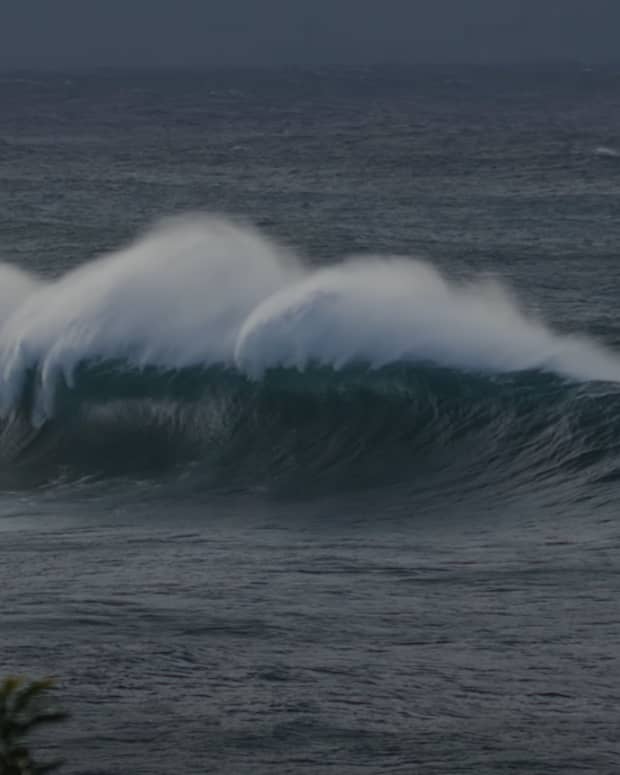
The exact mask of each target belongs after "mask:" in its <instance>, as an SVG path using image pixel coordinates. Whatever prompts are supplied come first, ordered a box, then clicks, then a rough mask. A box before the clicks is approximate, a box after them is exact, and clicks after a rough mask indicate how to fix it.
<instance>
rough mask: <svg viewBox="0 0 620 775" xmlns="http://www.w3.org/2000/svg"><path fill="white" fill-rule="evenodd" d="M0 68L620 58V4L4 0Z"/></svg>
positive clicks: (582, 0) (609, 0)
mask: <svg viewBox="0 0 620 775" xmlns="http://www.w3.org/2000/svg"><path fill="white" fill-rule="evenodd" d="M2 6H3V8H2V13H1V22H0V68H2V69H4V70H6V69H13V68H53V67H67V66H75V67H91V66H123V67H125V66H147V67H149V66H200V65H205V66H212V65H253V64H257V65H279V64H309V65H320V64H361V65H364V64H373V63H377V62H386V61H398V62H405V63H407V62H411V63H416V62H425V63H427V62H428V63H443V62H445V63H456V62H470V63H493V62H530V61H540V60H570V61H583V62H591V63H597V62H606V61H612V60H618V59H619V58H620V54H619V53H618V30H620V2H619V0H383V1H381V0H225V2H224V1H223V0H124V1H123V0H3V3H2Z"/></svg>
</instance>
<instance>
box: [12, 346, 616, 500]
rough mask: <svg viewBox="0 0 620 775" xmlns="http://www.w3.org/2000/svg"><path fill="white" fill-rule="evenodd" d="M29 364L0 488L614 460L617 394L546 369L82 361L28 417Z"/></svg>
mask: <svg viewBox="0 0 620 775" xmlns="http://www.w3.org/2000/svg"><path fill="white" fill-rule="evenodd" d="M36 380H37V376H36V374H35V373H31V374H30V375H29V379H28V381H27V384H26V386H25V388H24V392H23V396H22V401H21V405H20V409H19V411H16V412H14V413H12V415H11V416H10V418H9V419H8V420H6V421H5V423H4V426H3V429H2V434H1V436H0V448H1V450H2V453H3V458H4V465H3V469H2V470H3V474H2V484H3V486H4V487H11V486H14V485H15V483H16V482H18V481H19V480H20V479H24V478H25V479H27V480H28V482H29V483H30V482H31V481H32V479H33V478H34V479H36V480H37V481H41V482H46V481H54V480H56V478H57V477H58V476H59V474H60V473H62V475H63V476H64V477H65V478H66V477H69V478H82V477H84V476H88V477H112V476H130V477H136V476H141V477H142V476H147V477H154V478H159V477H162V476H170V475H177V474H178V473H179V472H185V473H187V471H188V470H191V472H192V477H194V481H197V482H199V483H200V486H202V487H205V488H208V489H219V488H225V489H230V488H234V489H240V490H252V489H256V488H260V489H263V490H265V489H266V490H269V491H273V492H286V493H298V494H299V495H301V496H304V495H307V494H312V493H313V492H315V491H322V490H325V489H327V490H330V491H333V490H347V489H351V488H353V489H357V488H362V489H364V488H368V487H377V486H382V485H388V484H389V485H391V486H393V485H394V484H400V485H403V486H405V487H408V488H412V489H416V488H418V489H419V488H432V487H436V488H443V489H444V490H445V489H446V488H448V489H449V490H450V491H451V492H455V491H458V488H459V487H460V486H462V487H468V488H469V487H481V488H482V487H486V486H488V485H489V484H491V483H493V482H495V483H496V484H497V483H498V482H500V481H504V482H512V483H513V484H514V486H515V487H516V486H527V484H528V482H532V481H538V480H540V478H541V477H542V478H545V477H546V478H552V479H555V480H557V479H558V478H559V479H570V478H571V477H573V478H574V476H575V472H576V471H577V472H578V473H579V474H580V475H584V476H585V475H587V476H588V477H590V478H591V477H596V476H599V475H600V476H605V475H608V474H609V471H610V470H611V469H613V467H614V465H615V462H614V461H615V458H616V455H617V447H618V444H619V443H620V419H619V418H620V411H619V410H620V390H619V389H618V387H617V386H615V385H611V384H607V383H590V384H588V383H579V384H577V383H571V382H567V381H565V380H562V379H560V378H559V377H555V376H552V375H548V374H543V373H540V372H532V371H530V372H519V373H513V374H504V375H501V376H497V375H496V376H489V375H484V374H478V373H473V372H464V371H459V370H453V369H446V368H438V367H436V366H433V365H430V364H429V365H416V366H413V365H404V364H401V365H394V366H389V367H384V368H381V369H371V368H368V367H366V366H365V365H364V364H358V365H354V366H349V367H346V368H344V369H341V370H334V369H332V368H327V367H310V368H308V369H306V370H304V371H299V370H296V369H275V370H271V371H269V372H267V373H266V374H265V375H264V376H263V377H262V378H261V379H258V380H251V379H249V378H247V377H246V376H243V375H241V374H240V373H239V372H237V371H235V370H233V369H226V368H220V367H217V368H214V367H212V368H208V369H203V368H190V369H181V370H170V371H163V370H157V369H143V370H137V369H135V368H131V367H129V366H128V365H127V364H124V363H122V362H119V361H113V362H108V363H95V364H90V365H88V364H83V365H82V366H81V367H80V368H79V369H78V371H77V372H76V374H75V379H74V383H73V384H72V386H68V385H66V384H65V383H64V382H62V381H59V384H58V386H57V388H56V390H55V402H56V405H55V410H54V415H53V419H52V420H48V421H46V422H45V423H44V424H43V425H42V426H41V427H40V428H35V427H33V424H32V423H31V422H30V419H29V417H30V414H29V413H30V411H31V407H32V402H33V400H34V399H33V396H35V395H36V390H37V385H36Z"/></svg>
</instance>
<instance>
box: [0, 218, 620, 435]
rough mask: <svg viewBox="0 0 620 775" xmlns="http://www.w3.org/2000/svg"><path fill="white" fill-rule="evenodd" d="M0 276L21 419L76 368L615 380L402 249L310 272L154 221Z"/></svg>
mask: <svg viewBox="0 0 620 775" xmlns="http://www.w3.org/2000/svg"><path fill="white" fill-rule="evenodd" d="M0 272H1V275H2V277H3V278H6V279H7V283H6V285H5V286H3V287H6V288H8V289H9V292H5V291H3V292H2V295H0V412H1V413H2V414H3V415H4V416H5V417H6V416H8V415H10V414H11V413H14V412H16V411H20V410H21V411H22V413H23V412H24V411H27V413H28V414H29V417H30V420H31V422H32V423H33V424H34V425H41V424H43V423H44V422H45V421H46V420H47V419H49V418H51V417H53V416H54V414H55V411H56V397H57V395H58V390H59V386H62V385H65V386H68V387H69V388H71V386H72V385H74V382H75V373H76V369H79V367H80V365H83V364H90V365H93V364H97V363H100V364H105V363H112V362H122V363H124V364H126V366H127V368H128V369H129V370H132V369H134V370H135V369H138V370H145V369H159V370H161V371H162V372H166V371H168V372H170V371H174V370H182V369H187V368H190V367H197V368H202V369H207V368H209V367H213V366H217V367H222V368H227V369H232V370H236V371H237V372H238V373H239V375H240V376H242V377H248V378H251V379H255V380H261V379H263V378H264V377H265V375H266V374H267V373H268V372H269V371H270V370H274V369H278V368H290V367H293V368H295V369H300V370H303V369H309V368H311V367H316V366H324V367H328V368H330V369H336V370H338V369H343V368H345V367H349V366H351V365H354V364H364V365H365V366H366V367H369V368H374V369H381V368H383V367H385V366H387V365H390V364H392V365H394V364H426V363H431V364H435V365H437V366H440V367H447V368H452V369H461V370H464V371H469V372H482V373H491V374H502V373H513V372H523V371H528V370H540V371H547V372H550V373H555V374H558V375H561V376H562V377H568V378H571V379H574V380H582V381H611V382H620V359H619V358H618V356H616V355H615V354H614V353H612V352H609V351H608V350H606V349H605V348H603V347H602V346H600V345H597V344H595V343H594V342H592V341H590V340H588V339H586V338H583V337H575V336H564V335H560V334H557V333H555V332H553V331H552V330H551V329H550V328H548V327H547V326H546V325H545V324H544V323H543V322H542V321H539V320H535V319H532V318H530V317H528V316H527V315H526V314H525V313H524V312H523V311H522V310H521V309H520V308H519V306H518V305H517V304H516V302H515V301H514V300H513V299H512V298H511V297H510V296H509V294H508V293H507V292H506V291H505V290H504V289H502V287H501V286H500V285H499V284H497V283H494V282H490V281H488V280H473V281H471V282H469V283H456V282H451V281H449V280H448V279H446V278H444V277H443V276H442V275H441V274H440V273H439V272H438V271H437V270H435V269H434V268H433V267H432V266H430V265H429V264H426V263H422V262H420V261H415V260H412V259H407V258H393V257H392V258H385V257H374V258H373V257H366V258H350V259H347V260H345V261H343V262H342V263H340V264H338V265H335V266H331V267H322V268H313V267H311V266H308V265H304V264H303V263H301V262H300V261H299V260H298V259H297V257H296V256H295V255H293V254H292V253H291V252H290V251H287V250H286V249H284V248H283V247H281V246H279V245H277V244H275V243H273V242H272V241H270V240H268V239H266V238H265V237H263V236H262V235H261V234H259V233H258V232H257V231H256V230H254V229H252V228H249V227H244V226H240V225H237V224H234V223H232V222H230V221H226V220H223V219H217V218H199V217H184V218H180V219H172V220H170V221H166V222H164V223H163V224H161V225H160V226H158V227H157V228H155V229H154V230H153V231H151V232H150V233H149V234H147V235H146V236H145V237H143V238H142V239H139V240H138V241H136V242H135V243H134V244H133V245H130V246H129V247H128V248H126V249H125V250H122V251H119V252H117V253H114V254H111V255H108V256H104V257H102V258H100V259H96V260H95V261H92V262H90V263H89V264H86V265H84V266H82V267H80V268H78V269H76V270H74V271H71V272H69V273H67V274H66V275H64V276H63V277H60V278H59V279H57V280H55V281H52V282H43V281H42V280H40V279H39V278H36V277H30V276H28V275H25V274H23V273H20V272H18V271H17V270H13V269H12V268H7V267H5V266H4V265H3V266H2V267H1V269H0ZM109 398H110V399H111V400H112V399H113V398H114V396H113V395H111V396H110V397H109ZM145 398H148V397H145Z"/></svg>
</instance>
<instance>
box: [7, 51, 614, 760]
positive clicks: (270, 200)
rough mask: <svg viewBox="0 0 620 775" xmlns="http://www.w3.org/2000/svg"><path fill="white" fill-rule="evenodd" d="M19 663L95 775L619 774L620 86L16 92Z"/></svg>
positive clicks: (280, 74)
mask: <svg viewBox="0 0 620 775" xmlns="http://www.w3.org/2000/svg"><path fill="white" fill-rule="evenodd" d="M0 105H1V106H2V110H1V111H0V256H1V258H0V260H1V261H2V262H3V263H0V417H1V420H0V457H1V464H0V601H1V606H2V607H1V617H0V668H1V670H0V673H2V674H8V673H20V674H26V675H28V676H31V677H40V676H43V675H53V676H55V677H56V679H57V689H56V694H57V697H58V699H59V701H60V702H61V703H62V705H63V706H64V707H65V708H66V709H67V710H69V711H70V712H71V714H72V717H71V720H70V721H69V722H68V723H67V724H65V725H64V726H62V727H59V728H58V729H56V730H54V732H53V734H52V735H49V736H47V737H46V736H43V737H42V738H41V742H40V745H41V746H42V749H41V750H42V751H43V752H46V751H47V750H48V749H53V750H55V751H56V752H60V754H61V755H62V756H64V758H65V759H66V765H65V767H64V769H63V772H66V773H69V774H71V773H73V774H77V773H82V774H83V775H87V774H88V775H104V774H105V775H113V774H114V775H121V774H122V775H139V774H142V773H143V774H144V775H164V774H166V775H167V774H169V773H172V772H183V773H252V775H259V774H262V773H264V774H265V775H267V774H268V773H269V774H271V773H291V774H296V773H303V774H307V775H310V774H312V775H315V774H316V775H321V774H322V773H334V774H336V773H337V774H339V775H340V774H343V775H346V774H347V773H422V774H425V773H436V774H437V775H439V774H440V773H441V774H443V773H455V774H456V773H472V774H475V775H484V774H485V773H527V774H528V775H538V774H540V775H543V774H545V775H547V774H549V773H561V774H562V775H570V773H593V774H594V775H607V774H609V775H611V774H612V773H617V772H620V650H619V645H618V644H619V642H620V606H619V600H620V517H619V496H620V314H619V305H618V302H619V299H620V264H619V262H620V218H619V213H620V67H618V68H615V69H614V68H583V67H580V66H577V65H575V66H568V65H567V66H565V67H557V68H551V67H546V68H513V69H510V68H505V69H485V68H411V69H402V68H395V67H383V68H371V69H349V70H346V69H323V70H321V69H318V70H305V69H290V70H263V71H250V70H222V71H217V70H214V71H211V72H204V73H200V72H196V73H193V72H180V71H178V72H120V71H119V72H115V71H106V72H95V73H53V74H46V75H41V74H33V73H10V74H4V75H3V76H2V77H1V78H0Z"/></svg>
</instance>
